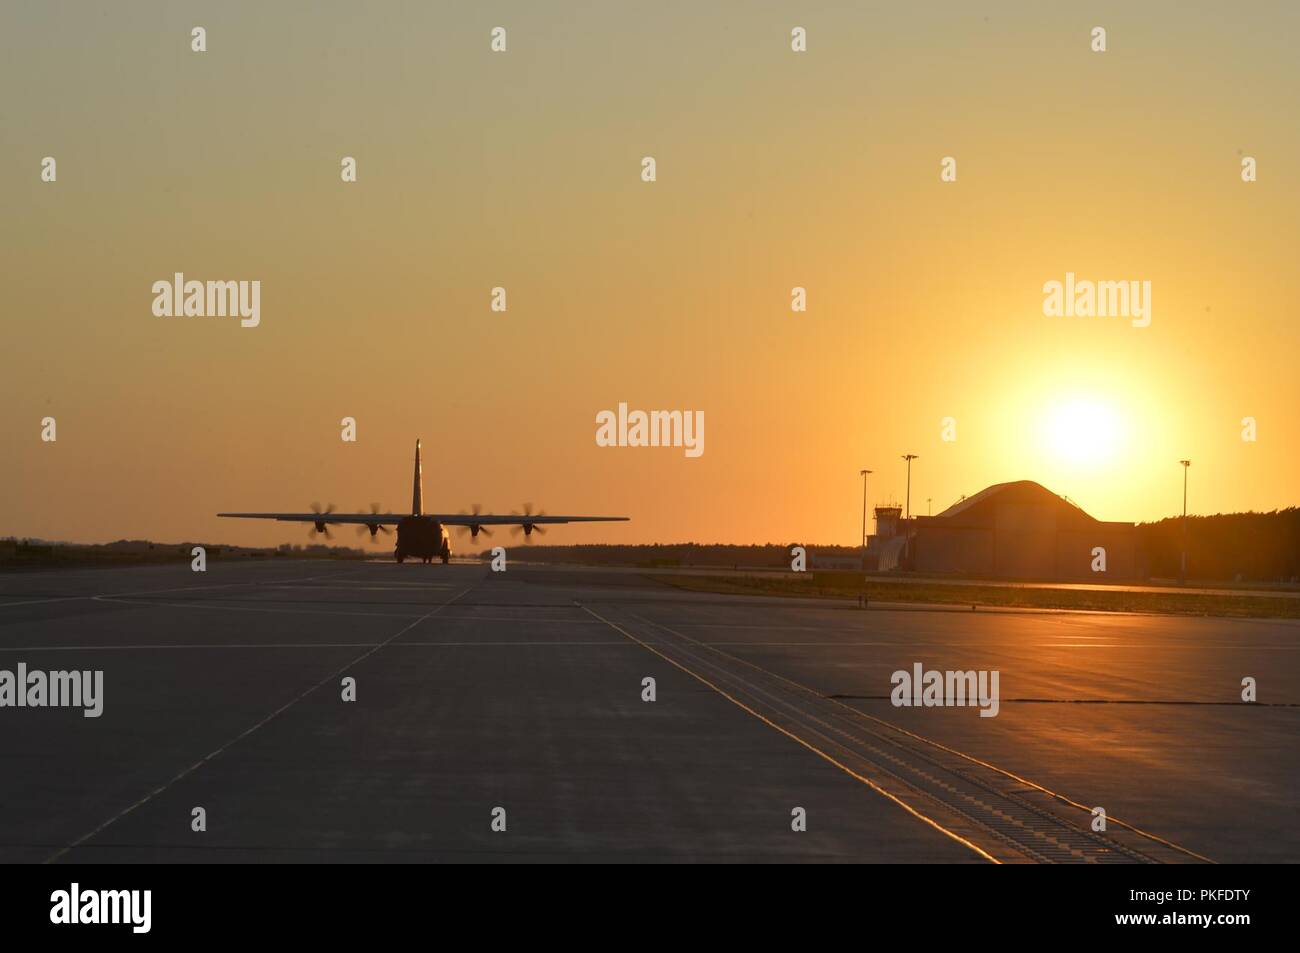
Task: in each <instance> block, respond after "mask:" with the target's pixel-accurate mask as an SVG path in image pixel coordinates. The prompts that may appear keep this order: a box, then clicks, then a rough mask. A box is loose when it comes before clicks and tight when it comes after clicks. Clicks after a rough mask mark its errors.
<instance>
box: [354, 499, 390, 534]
mask: <svg viewBox="0 0 1300 953" xmlns="http://www.w3.org/2000/svg"><path fill="white" fill-rule="evenodd" d="M370 514H371V515H372V516H379V515H380V514H379V504H378V503H371V504H370ZM391 532H392V530H391V529H389V528H388V527H387V526H384V525H383V524H381V523H359V524H357V535H358V536H360V535H362V534H363V533H369V534H370V540H371V542H374V541H375V540H377V539H378V537H379V534H380V533H391Z"/></svg>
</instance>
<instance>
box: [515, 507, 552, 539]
mask: <svg viewBox="0 0 1300 953" xmlns="http://www.w3.org/2000/svg"><path fill="white" fill-rule="evenodd" d="M510 515H511V516H519V517H522V523H523V525H522V526H512V527H510V535H512V536H518V535H519V534H520V533H523V534H524V542H526V543H531V542H532V541H533V533H540V534H541V535H543V536H545V535H546V527H545V526H542V525H540V524H537V523H530V522H528V517H530V516H545V515H546V511H545V510H534V509H533V504H531V503H525V504H524V511H523V512H522V513H520V512H519V511H518V510H511V511H510Z"/></svg>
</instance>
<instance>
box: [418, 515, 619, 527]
mask: <svg viewBox="0 0 1300 953" xmlns="http://www.w3.org/2000/svg"><path fill="white" fill-rule="evenodd" d="M425 515H426V516H430V517H431V518H432V519H435V520H437V521H438V522H439V523H442V524H443V525H444V526H524V525H529V526H541V525H549V524H551V523H626V522H627V521H628V519H629V517H626V516H541V515H537V514H533V515H531V516H529V515H523V516H521V515H514V516H493V515H492V514H491V513H473V514H471V513H431V514H425Z"/></svg>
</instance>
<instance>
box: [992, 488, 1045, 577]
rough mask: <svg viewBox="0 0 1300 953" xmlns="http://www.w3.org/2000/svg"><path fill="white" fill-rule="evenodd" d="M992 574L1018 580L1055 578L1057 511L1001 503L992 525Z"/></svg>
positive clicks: (1022, 504)
mask: <svg viewBox="0 0 1300 953" xmlns="http://www.w3.org/2000/svg"><path fill="white" fill-rule="evenodd" d="M993 573H994V575H997V576H1010V577H1013V578H1018V579H1037V578H1050V577H1053V576H1055V575H1056V507H1055V506H1052V505H1051V504H1048V503H999V504H998V507H997V513H996V515H995V517H994V525H993Z"/></svg>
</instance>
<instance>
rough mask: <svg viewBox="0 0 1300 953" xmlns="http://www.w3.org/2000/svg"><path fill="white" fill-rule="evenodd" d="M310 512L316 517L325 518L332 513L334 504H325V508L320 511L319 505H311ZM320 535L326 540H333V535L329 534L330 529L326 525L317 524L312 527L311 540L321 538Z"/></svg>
mask: <svg viewBox="0 0 1300 953" xmlns="http://www.w3.org/2000/svg"><path fill="white" fill-rule="evenodd" d="M311 511H312V512H313V513H315V514H316V515H317V516H327V515H329V514H330V513H333V512H334V504H333V503H327V504H326V505H325V508H324V509H321V505H320V504H319V503H313V504H312V505H311ZM321 535H323V536H324V537H325V538H326V539H333V538H334V535H333V534H332V533H331V532H330V527H329V524H328V523H317V524H315V525H314V526H312V528H311V538H312V539H315V538H316V537H317V536H321Z"/></svg>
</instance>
